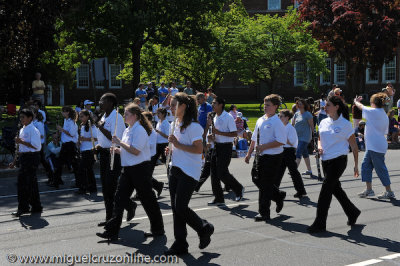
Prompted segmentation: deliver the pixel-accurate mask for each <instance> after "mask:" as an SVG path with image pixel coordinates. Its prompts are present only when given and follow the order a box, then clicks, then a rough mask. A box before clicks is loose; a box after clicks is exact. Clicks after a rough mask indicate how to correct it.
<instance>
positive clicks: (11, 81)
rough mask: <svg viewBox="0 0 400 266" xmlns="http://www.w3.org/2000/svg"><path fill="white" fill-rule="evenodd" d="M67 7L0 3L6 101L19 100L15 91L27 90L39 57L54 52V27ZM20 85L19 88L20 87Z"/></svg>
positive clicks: (61, 2)
mask: <svg viewBox="0 0 400 266" xmlns="http://www.w3.org/2000/svg"><path fill="white" fill-rule="evenodd" d="M67 5H68V1H67V0H58V1H53V0H29V1H28V0H22V1H7V0H0V58H1V61H0V76H1V77H2V80H1V84H2V86H6V87H7V89H8V90H12V91H10V92H7V94H9V96H10V97H9V98H10V99H8V100H11V101H16V100H17V99H15V98H18V96H20V95H19V94H20V93H18V92H17V91H16V90H15V89H20V90H21V93H24V92H23V91H22V90H23V89H24V88H26V87H30V82H32V79H33V77H34V75H33V74H34V71H36V70H37V68H38V67H40V62H39V57H40V56H41V54H42V53H43V52H44V51H48V50H51V49H54V48H55V44H54V41H53V34H54V33H55V28H54V24H55V21H56V19H57V18H58V17H60V15H61V13H62V12H63V11H64V10H65V8H66V7H67ZM21 82H22V84H21Z"/></svg>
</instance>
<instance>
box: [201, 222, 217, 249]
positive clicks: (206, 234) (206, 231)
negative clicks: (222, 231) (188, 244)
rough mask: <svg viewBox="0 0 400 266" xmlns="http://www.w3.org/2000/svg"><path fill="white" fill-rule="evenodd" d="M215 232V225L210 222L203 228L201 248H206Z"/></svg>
mask: <svg viewBox="0 0 400 266" xmlns="http://www.w3.org/2000/svg"><path fill="white" fill-rule="evenodd" d="M213 233H214V226H213V225H212V224H210V223H208V224H207V225H206V226H204V228H203V232H202V233H201V235H199V237H200V243H199V249H205V248H206V247H207V246H208V245H209V244H210V242H211V235H212V234H213Z"/></svg>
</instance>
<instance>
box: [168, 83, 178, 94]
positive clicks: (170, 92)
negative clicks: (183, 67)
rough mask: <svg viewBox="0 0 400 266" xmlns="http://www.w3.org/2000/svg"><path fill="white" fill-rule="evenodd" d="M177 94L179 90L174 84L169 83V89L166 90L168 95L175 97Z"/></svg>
mask: <svg viewBox="0 0 400 266" xmlns="http://www.w3.org/2000/svg"><path fill="white" fill-rule="evenodd" d="M178 92H179V89H178V88H177V87H176V83H175V82H171V87H170V88H169V89H168V93H169V94H170V95H171V96H175V94H177V93H178Z"/></svg>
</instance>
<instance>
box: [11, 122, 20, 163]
mask: <svg viewBox="0 0 400 266" xmlns="http://www.w3.org/2000/svg"><path fill="white" fill-rule="evenodd" d="M20 130H21V124H18V126H17V135H16V138H19V131H20ZM18 161H19V143H17V142H15V152H14V160H13V162H12V165H13V166H14V167H18Z"/></svg>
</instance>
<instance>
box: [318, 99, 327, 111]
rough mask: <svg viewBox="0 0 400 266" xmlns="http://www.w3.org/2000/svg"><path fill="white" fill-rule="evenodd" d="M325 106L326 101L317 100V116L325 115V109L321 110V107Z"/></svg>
mask: <svg viewBox="0 0 400 266" xmlns="http://www.w3.org/2000/svg"><path fill="white" fill-rule="evenodd" d="M325 106H326V101H325V100H322V99H319V107H320V111H319V114H321V115H326V111H325V109H322V107H325Z"/></svg>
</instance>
